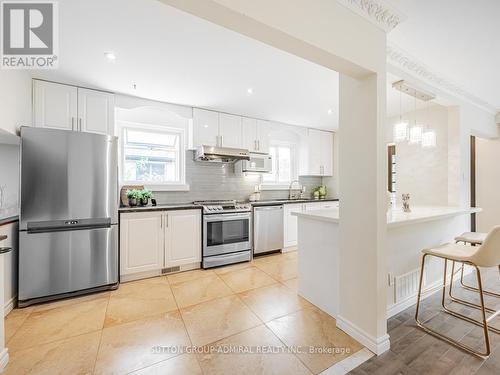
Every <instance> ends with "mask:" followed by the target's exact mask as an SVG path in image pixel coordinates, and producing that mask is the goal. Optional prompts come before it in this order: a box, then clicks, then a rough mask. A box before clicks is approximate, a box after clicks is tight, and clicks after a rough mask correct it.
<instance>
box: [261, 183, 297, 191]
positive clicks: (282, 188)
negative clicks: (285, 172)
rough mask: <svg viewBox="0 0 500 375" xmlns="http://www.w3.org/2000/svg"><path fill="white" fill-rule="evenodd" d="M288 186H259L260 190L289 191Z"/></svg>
mask: <svg viewBox="0 0 500 375" xmlns="http://www.w3.org/2000/svg"><path fill="white" fill-rule="evenodd" d="M289 187H290V184H261V185H260V190H289Z"/></svg>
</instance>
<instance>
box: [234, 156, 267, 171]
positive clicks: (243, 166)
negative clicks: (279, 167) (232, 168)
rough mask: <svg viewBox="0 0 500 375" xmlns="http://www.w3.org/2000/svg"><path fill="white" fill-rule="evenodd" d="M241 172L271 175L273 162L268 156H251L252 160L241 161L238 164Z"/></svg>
mask: <svg viewBox="0 0 500 375" xmlns="http://www.w3.org/2000/svg"><path fill="white" fill-rule="evenodd" d="M236 167H237V168H238V171H239V172H243V173H245V172H258V173H271V172H272V169H273V161H272V158H271V156H270V155H268V154H250V160H241V161H240V162H238V163H237V166H236Z"/></svg>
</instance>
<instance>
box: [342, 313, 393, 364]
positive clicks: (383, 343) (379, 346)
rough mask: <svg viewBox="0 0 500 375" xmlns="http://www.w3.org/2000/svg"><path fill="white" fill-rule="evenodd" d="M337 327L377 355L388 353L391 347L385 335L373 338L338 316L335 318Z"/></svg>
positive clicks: (387, 336)
mask: <svg viewBox="0 0 500 375" xmlns="http://www.w3.org/2000/svg"><path fill="white" fill-rule="evenodd" d="M337 327H338V328H339V329H341V330H342V331H344V332H345V333H347V334H348V335H349V336H351V337H352V338H354V339H355V340H357V341H358V342H360V343H361V344H363V346H365V347H366V348H368V350H370V351H371V352H373V353H375V354H377V355H380V354H382V353H384V352H386V351H388V350H389V349H390V347H391V343H390V341H389V335H388V334H387V333H386V334H385V335H383V336H382V337H377V338H375V337H373V336H372V335H370V334H368V333H366V332H365V331H363V330H362V329H360V328H358V327H357V326H355V325H354V324H353V323H351V322H350V321H348V320H347V319H344V318H343V317H341V316H340V315H339V316H338V317H337Z"/></svg>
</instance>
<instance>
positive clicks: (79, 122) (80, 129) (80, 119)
mask: <svg viewBox="0 0 500 375" xmlns="http://www.w3.org/2000/svg"><path fill="white" fill-rule="evenodd" d="M78 131H82V118H81V117H80V118H79V119H78Z"/></svg>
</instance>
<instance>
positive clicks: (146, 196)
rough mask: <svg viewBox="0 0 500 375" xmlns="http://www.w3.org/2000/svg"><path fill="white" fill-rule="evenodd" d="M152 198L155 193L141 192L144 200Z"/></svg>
mask: <svg viewBox="0 0 500 375" xmlns="http://www.w3.org/2000/svg"><path fill="white" fill-rule="evenodd" d="M152 196H153V193H152V192H150V191H149V190H146V189H144V190H142V191H141V198H142V199H150V198H151V197H152Z"/></svg>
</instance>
